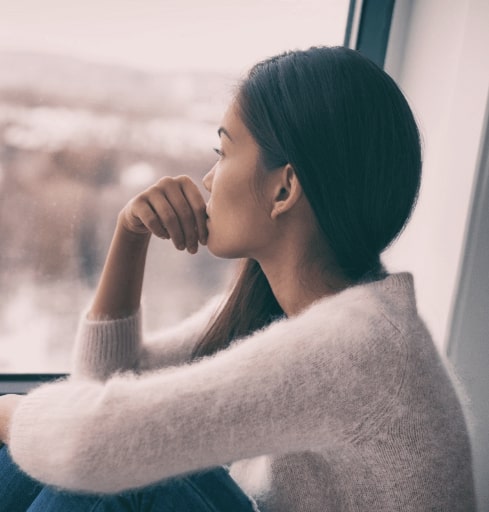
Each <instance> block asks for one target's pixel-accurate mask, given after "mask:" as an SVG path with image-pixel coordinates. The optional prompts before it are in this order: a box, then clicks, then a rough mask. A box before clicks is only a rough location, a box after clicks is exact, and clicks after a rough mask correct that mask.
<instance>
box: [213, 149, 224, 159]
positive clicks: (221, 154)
mask: <svg viewBox="0 0 489 512" xmlns="http://www.w3.org/2000/svg"><path fill="white" fill-rule="evenodd" d="M212 149H213V150H214V151H215V152H216V153H217V154H218V155H219V157H220V158H222V157H223V156H224V153H223V152H222V151H221V150H220V149H219V148H212Z"/></svg>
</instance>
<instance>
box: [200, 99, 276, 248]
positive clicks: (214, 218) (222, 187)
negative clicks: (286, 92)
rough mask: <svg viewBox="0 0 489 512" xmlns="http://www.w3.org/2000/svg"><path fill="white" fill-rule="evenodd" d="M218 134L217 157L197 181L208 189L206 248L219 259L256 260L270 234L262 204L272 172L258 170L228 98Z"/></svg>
mask: <svg viewBox="0 0 489 512" xmlns="http://www.w3.org/2000/svg"><path fill="white" fill-rule="evenodd" d="M218 133H219V138H220V146H219V147H218V148H216V152H217V153H218V155H219V159H218V161H217V162H216V164H215V165H214V167H213V168H212V169H211V170H210V171H209V172H208V173H207V174H206V175H205V177H204V179H203V183H204V186H205V188H206V189H207V190H208V191H209V192H210V198H209V201H208V203H207V215H208V220H207V227H208V230H209V237H208V241H207V246H208V248H209V250H210V251H211V252H212V253H213V254H214V255H216V256H219V257H222V258H244V257H247V258H257V257H258V256H259V255H260V254H261V253H262V252H263V251H266V248H267V246H269V245H270V242H271V240H272V236H273V233H272V231H271V229H272V223H271V219H270V215H269V209H270V208H269V207H268V205H267V198H268V197H269V194H268V193H267V192H268V190H267V188H268V189H270V184H269V183H268V182H269V181H271V180H270V179H269V176H270V175H272V174H273V173H272V172H270V173H269V172H267V171H265V170H264V169H262V166H261V164H260V159H259V148H258V145H257V143H256V142H255V140H254V139H253V137H252V135H251V133H250V132H249V130H248V129H247V127H246V126H245V124H244V123H243V121H242V120H241V118H240V116H239V114H238V109H237V106H236V104H235V103H234V102H233V103H232V104H231V105H230V106H229V108H228V109H227V111H226V113H225V114H224V117H223V119H222V122H221V126H220V128H219V130H218ZM257 173H262V175H261V176H258V175H257ZM257 178H259V179H257ZM258 183H259V184H260V187H259V188H260V190H257V184H258ZM267 185H268V187H267ZM270 204H271V203H270Z"/></svg>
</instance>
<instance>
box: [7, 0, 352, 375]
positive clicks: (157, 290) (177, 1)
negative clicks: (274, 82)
mask: <svg viewBox="0 0 489 512" xmlns="http://www.w3.org/2000/svg"><path fill="white" fill-rule="evenodd" d="M348 6H349V1H348V0H302V1H300V2H299V1H292V0H289V1H287V0H247V1H246V2H233V1H224V0H207V1H200V0H159V1H157V0H145V1H144V2H134V1H129V0H98V1H97V2H95V1H93V0H88V1H87V2H84V3H83V2H72V1H66V0H44V1H43V2H36V1H35V0H15V1H14V0H9V1H7V0H0V13H1V14H0V69H1V72H0V244H1V250H0V286H1V293H0V373H24V372H65V371H68V370H69V367H70V354H71V350H72V345H73V341H74V337H75V332H76V326H77V323H78V319H79V316H80V314H81V312H82V311H83V310H84V309H85V308H86V307H88V305H89V301H90V298H91V297H92V296H93V293H94V287H95V285H96V283H97V279H98V277H99V275H100V271H101V267H102V265H103V262H104V258H105V255H106V252H107V249H108V245H109V242H110V239H111V235H112V232H113V228H114V225H115V221H116V217H117V213H118V212H119V211H120V209H121V208H122V207H123V205H124V204H125V203H126V202H127V200H128V199H129V198H130V197H132V196H133V195H134V194H136V193H137V192H138V191H140V190H142V189H144V188H146V187H147V186H149V185H150V184H151V183H153V182H155V181H156V180H157V179H158V178H160V177H162V176H164V175H178V174H188V175H190V176H191V177H193V178H194V179H195V180H196V181H197V182H198V183H199V184H200V182H201V179H202V177H203V176H204V174H205V173H206V172H207V171H208V170H209V169H210V167H211V166H212V165H213V163H214V161H215V155H214V154H213V152H212V147H213V146H215V145H216V144H217V143H218V137H217V134H216V129H217V127H218V126H219V121H220V118H221V116H222V114H223V112H224V109H225V106H226V104H227V103H228V101H229V100H230V98H231V97H232V93H233V87H234V85H235V84H236V82H237V80H239V78H240V77H242V76H243V75H244V73H245V72H246V70H247V69H248V68H249V67H250V66H251V65H252V64H253V63H255V62H257V61H258V60H261V59H263V58H265V57H267V56H270V55H273V54H276V53H279V52H282V51H285V50H287V49H294V48H307V47H309V46H312V45H322V44H327V45H339V44H342V43H343V38H344V32H345V27H346V19H347V13H348ZM234 265H235V262H229V261H224V260H219V259H217V258H215V257H213V256H212V255H210V254H209V253H208V252H207V250H206V249H204V250H202V249H201V250H200V251H199V253H198V255H196V256H190V255H188V254H183V253H180V252H178V251H176V250H175V249H174V248H173V245H172V244H171V243H169V242H163V241H158V240H153V241H152V243H151V246H150V254H149V257H148V267H147V275H146V280H145V288H144V299H143V309H144V313H145V324H146V327H147V328H148V329H155V328H157V327H163V326H165V325H169V324H172V323H175V322H177V321H178V320H180V319H181V318H183V317H185V316H186V315H188V314H189V313H191V312H192V311H194V310H195V309H197V308H198V307H199V306H200V305H201V304H202V303H203V302H204V301H205V300H206V298H207V297H209V296H211V295H213V294H215V293H216V292H217V291H219V290H221V289H222V288H223V287H224V286H225V285H226V284H227V283H228V282H229V280H230V278H231V275H232V273H233V271H234Z"/></svg>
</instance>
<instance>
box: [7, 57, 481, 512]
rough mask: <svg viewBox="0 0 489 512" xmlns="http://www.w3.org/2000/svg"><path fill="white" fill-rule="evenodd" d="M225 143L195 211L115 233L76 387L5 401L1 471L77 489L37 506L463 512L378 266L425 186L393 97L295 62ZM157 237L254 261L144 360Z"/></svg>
mask: <svg viewBox="0 0 489 512" xmlns="http://www.w3.org/2000/svg"><path fill="white" fill-rule="evenodd" d="M218 132H219V135H220V141H221V147H220V148H218V149H217V150H216V151H217V153H218V155H219V160H218V162H217V163H216V165H215V166H214V167H213V168H212V170H211V171H210V172H209V173H208V174H207V175H206V176H205V178H204V186H205V187H206V188H207V190H208V191H209V192H210V199H209V201H208V203H207V205H206V204H205V202H204V199H203V198H202V196H201V194H200V192H199V190H198V188H197V186H196V185H195V184H194V183H193V182H192V181H191V180H190V179H189V178H187V177H177V178H163V179H162V180H160V181H159V182H158V183H157V184H155V185H154V186H152V187H150V188H149V189H148V190H146V191H145V192H143V193H142V194H140V195H139V196H137V197H136V198H134V199H133V200H132V201H130V202H129V204H128V205H127V206H126V207H125V208H124V209H123V210H122V212H121V214H120V215H119V218H118V222H117V227H116V230H115V234H114V238H113V241H112V245H111V248H110V251H109V255H108V257H107V261H106V265H105V268H104V271H103V273H102V277H101V281H100V284H99V287H98V289H97V292H96V296H95V299H94V302H93V305H92V307H91V310H90V312H89V314H88V318H87V319H86V320H84V321H83V322H82V325H81V328H80V332H79V335H78V340H77V346H76V351H75V352H76V354H75V366H74V371H73V374H72V376H71V377H70V378H69V379H67V380H65V381H61V382H57V383H54V384H47V385H44V386H42V387H40V388H39V389H37V390H35V391H33V392H32V393H30V394H29V395H27V396H26V397H24V398H18V397H12V396H10V397H6V398H4V399H2V401H1V402H0V404H1V405H0V410H1V411H2V415H3V418H4V420H3V427H2V431H3V432H2V437H3V439H4V440H5V441H6V442H7V443H8V444H9V451H10V454H11V456H12V457H13V460H14V461H15V462H16V463H17V464H18V465H19V466H20V468H21V469H22V470H24V471H25V472H26V473H28V474H29V475H31V476H32V477H33V478H35V479H37V480H39V481H40V482H42V483H44V484H47V485H48V486H51V487H53V486H56V487H59V488H62V489H65V490H69V491H71V492H72V494H68V495H66V494H63V493H59V492H57V491H54V490H53V489H52V488H50V487H47V488H44V489H43V490H42V491H41V493H40V494H39V496H38V497H37V498H36V500H34V502H33V505H32V507H31V509H29V510H36V508H35V506H36V501H37V500H39V499H41V500H42V499H43V496H47V497H48V498H49V499H50V500H52V501H47V502H45V503H50V506H51V508H50V509H49V510H62V508H61V507H62V506H64V505H63V503H64V502H63V501H62V500H63V499H71V500H75V501H76V503H77V504H78V505H79V506H80V507H82V505H81V502H82V500H83V499H87V500H98V501H97V502H96V503H98V505H97V506H98V507H101V508H100V510H105V509H106V510H122V508H121V507H123V506H124V505H123V502H124V503H125V504H126V505H125V506H129V505H127V503H129V502H130V503H131V505H130V506H131V507H132V508H130V509H138V507H139V508H141V509H144V506H143V505H141V503H142V501H141V500H144V497H147V496H149V495H151V496H152V497H154V501H153V502H152V503H153V506H154V507H155V508H154V510H233V511H234V510H236V511H239V510H250V509H251V507H254V508H255V509H256V508H258V509H259V510H260V511H262V512H265V511H317V512H319V511H321V512H322V511H325V510H331V511H353V510H362V511H375V512H382V511H389V512H392V511H403V512H406V511H417V512H419V511H423V510H426V511H428V510H443V511H462V510H463V511H464V512H467V511H469V510H473V509H474V496H473V485H472V474H471V458H470V445H469V439H468V436H467V429H466V426H465V421H464V417H463V414H462V410H461V407H460V404H459V400H458V399H457V395H456V393H455V391H454V388H453V386H452V384H451V381H450V379H449V377H448V375H447V372H446V370H445V368H444V366H443V364H442V362H441V360H440V358H439V356H438V354H437V351H436V350H435V347H434V345H433V342H432V340H431V338H430V335H429V334H428V332H427V330H426V328H425V326H424V324H423V322H422V320H420V318H419V316H418V314H417V312H416V305H415V296H414V290H413V281H412V277H411V276H410V275H409V274H395V275H389V274H388V273H387V272H386V271H385V269H384V268H383V266H382V264H381V261H380V254H381V253H382V251H383V250H384V249H385V248H386V247H387V246H388V245H389V244H390V243H391V242H392V241H393V240H394V239H395V238H396V237H397V235H398V234H399V233H400V231H401V230H402V228H403V226H404V225H405V223H406V221H407V219H408V218H409V216H410V213H411V211H412V208H413V205H414V203H415V200H416V197H417V193H418V189H419V181H420V172H421V155H420V143H419V134H418V130H417V127H416V123H415V121H414V119H413V116H412V113H411V111H410V109H409V107H408V105H407V103H406V101H405V99H404V97H403V96H402V94H401V92H400V91H399V89H398V88H397V86H396V85H395V84H394V82H393V81H392V80H391V79H390V78H389V77H388V75H387V74H385V73H384V72H383V71H381V70H380V69H379V68H377V67H376V66H375V65H374V64H372V63H371V62H370V61H368V60H367V59H365V58H364V57H362V56H361V55H359V54H358V53H357V52H355V51H352V50H348V49H345V48H311V49H309V50H307V51H295V52H289V53H286V54H283V55H279V56H276V57H273V58H270V59H268V60H266V61H264V62H262V63H259V64H258V65H256V66H255V67H254V68H253V69H252V70H251V72H250V73H249V76H248V77H247V78H246V80H244V82H243V83H242V84H241V85H240V87H239V90H238V92H237V94H236V97H235V99H234V101H233V102H232V103H231V105H230V107H229V109H228V110H227V112H226V113H225V115H224V118H223V121H222V125H221V127H220V128H219V130H218ZM152 235H154V236H157V237H160V238H163V239H171V240H172V241H173V243H174V244H175V246H176V248H177V249H180V250H183V249H187V250H188V251H189V252H190V253H195V252H196V251H197V249H198V244H199V243H200V244H202V245H205V244H207V246H208V249H209V250H210V251H211V252H212V253H213V254H215V255H217V256H220V257H225V258H245V259H246V261H245V264H244V267H243V269H242V271H241V273H240V275H239V277H238V279H237V282H236V284H235V286H234V288H233V289H232V291H231V293H230V294H229V296H228V297H227V298H226V299H225V300H224V301H223V303H222V304H219V305H217V304H216V302H215V301H214V302H211V303H210V305H208V306H207V307H206V308H204V310H202V311H201V312H199V313H197V314H196V315H194V316H193V317H191V318H190V319H188V320H187V321H185V322H184V323H183V324H182V325H180V326H178V327H176V328H175V329H173V330H171V331H169V332H168V333H167V334H166V335H165V336H164V337H163V339H159V340H158V341H155V342H153V343H146V344H142V342H141V336H140V311H139V304H140V296H141V288H142V280H143V270H144V262H145V257H146V251H147V247H148V243H149V240H150V237H151V236H152ZM164 292H166V293H170V292H171V291H170V290H168V291H164ZM3 456H4V458H5V459H7V460H6V461H5V462H4V465H8V462H9V459H8V454H7V452H5V450H4V454H3ZM228 469H229V474H228ZM203 471H204V472H203ZM12 472H13V470H12V469H10V470H9V471H8V472H6V474H7V475H8V476H11V475H12ZM202 476H204V477H205V478H210V479H211V480H207V484H204V483H202V481H199V480H198V478H199V477H202ZM15 478H16V480H15V481H16V482H18V481H19V480H18V479H19V478H20V476H19V475H17V476H16V477H15ZM24 478H26V477H24ZM12 479H13V477H12ZM182 482H185V485H183V484H182ZM209 482H210V483H209ZM156 483H158V485H156V486H155V485H153V484H156ZM236 483H237V484H238V485H237V486H236ZM29 484H30V487H29V486H28V484H25V486H26V488H29V489H30V490H31V492H32V493H33V494H36V492H38V489H37V490H32V489H33V485H35V484H33V483H32V482H30V481H29ZM150 485H152V487H150V488H148V487H147V486H150ZM182 485H183V487H182ZM179 486H180V487H179ZM175 488H178V489H180V490H181V489H182V488H183V491H182V492H181V493H180V494H179V496H180V498H182V496H183V498H182V499H189V500H190V501H188V502H185V505H179V506H177V505H175V503H176V502H172V501H171V499H173V498H171V499H170V498H169V497H170V496H175ZM129 489H139V490H136V491H133V492H130V491H129V492H128V490H129ZM124 492H125V493H124ZM73 493H74V494H73ZM76 493H92V496H90V497H87V496H80V495H79V494H76ZM94 493H101V494H105V495H109V496H105V497H100V496H99V497H94V496H93V494H94ZM117 493H123V494H121V495H119V496H118V495H117ZM196 494H197V495H199V496H200V497H202V496H203V497H204V498H205V499H204V501H205V502H206V504H202V503H201V502H199V503H198V504H197V501H191V500H192V499H193V497H195V495H196ZM224 495H225V496H226V499H228V498H229V500H234V499H237V500H238V501H239V500H241V501H239V503H238V501H236V502H233V501H227V502H224V501H221V502H219V499H221V498H222V497H223V496H224ZM192 496H193V497H192ZM247 496H248V497H250V498H251V499H252V500H253V503H250V501H248V499H247ZM0 497H1V496H0ZM211 497H212V499H211ZM216 497H217V498H216ZM180 498H179V499H180ZM214 498H216V500H217V501H213V500H214ZM44 499H45V498H44ZM29 500H31V498H29ZM29 500H28V501H29ZM56 500H58V501H56ZM121 500H122V501H121ZM158 500H162V501H160V502H158V503H159V505H155V503H157V501H158ZM165 500H167V501H165ZM168 500H169V501H168ZM169 502H171V503H173V505H170V504H168V503H169ZM54 503H56V504H55V505H54ZM90 503H91V504H92V505H93V503H94V502H93V501H91V502H90ZM178 503H183V502H178ZM92 505H90V506H92ZM146 505H147V504H146ZM146 505H145V506H146ZM44 506H45V508H44V510H48V508H47V507H46V505H44ZM83 506H84V505H83ZM56 507H57V508H56ZM104 507H106V508H104ZM111 507H114V508H111ZM118 507H119V508H118ZM147 507H148V508H147V509H148V510H149V509H150V506H149V505H147ZM165 507H166V508H165ZM179 507H180V508H179ZM206 507H208V508H206ZM67 509H69V510H78V509H75V508H74V506H73V507H72V508H69V507H68V508H67ZM80 509H82V508H80ZM85 510H88V509H86V508H85ZM90 510H92V509H90ZM96 510H99V509H98V508H97V509H96Z"/></svg>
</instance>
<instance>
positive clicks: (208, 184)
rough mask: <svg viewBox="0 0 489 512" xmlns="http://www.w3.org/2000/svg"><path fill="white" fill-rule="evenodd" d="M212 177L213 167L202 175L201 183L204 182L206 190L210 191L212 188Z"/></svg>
mask: <svg viewBox="0 0 489 512" xmlns="http://www.w3.org/2000/svg"><path fill="white" fill-rule="evenodd" d="M213 178H214V167H213V168H212V169H211V170H210V171H209V172H208V173H207V174H206V175H205V176H204V178H203V179H202V183H203V184H204V187H205V189H206V190H207V192H210V191H211V189H212V179H213Z"/></svg>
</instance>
